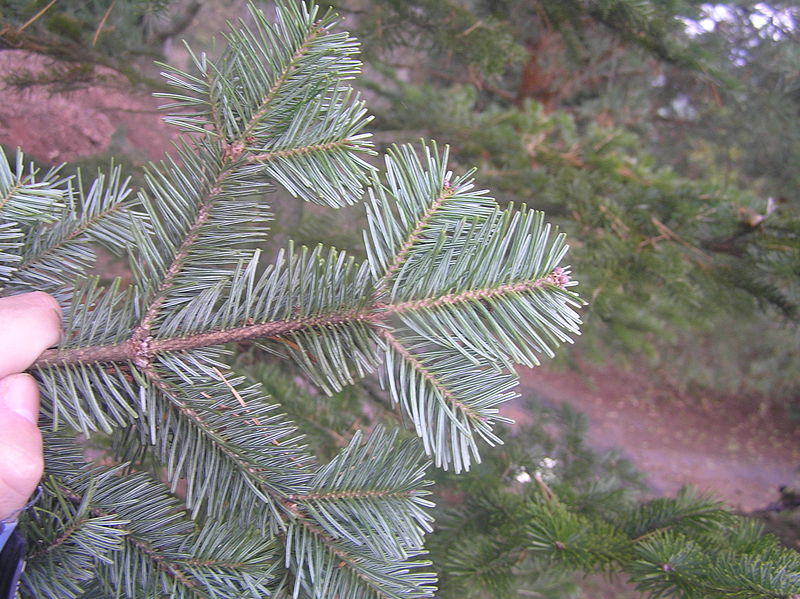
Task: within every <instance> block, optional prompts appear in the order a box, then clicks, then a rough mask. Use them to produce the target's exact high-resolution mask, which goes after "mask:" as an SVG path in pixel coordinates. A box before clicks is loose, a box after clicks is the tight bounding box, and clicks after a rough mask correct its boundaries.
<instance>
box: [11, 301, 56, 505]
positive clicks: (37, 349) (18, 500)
mask: <svg viewBox="0 0 800 599" xmlns="http://www.w3.org/2000/svg"><path fill="white" fill-rule="evenodd" d="M60 338H61V308H60V307H59V306H58V302H56V300H55V299H53V297H52V296H50V295H47V294H46V293H42V292H39V291H37V292H34V293H25V294H22V295H14V296H11V297H3V298H0V520H3V519H14V516H15V515H16V512H17V511H18V510H20V509H21V508H22V507H24V506H25V504H26V503H27V501H28V499H29V498H30V496H31V494H32V493H33V491H34V489H36V485H38V484H39V480H40V479H41V477H42V470H43V466H44V464H43V458H42V435H41V433H40V432H39V428H38V427H37V425H36V422H37V420H38V417H39V389H38V387H37V386H36V381H35V380H34V379H33V377H32V376H30V375H29V374H20V373H21V372H22V371H23V370H25V369H26V368H28V367H29V366H30V365H31V364H33V362H34V361H35V360H36V358H38V357H39V354H41V353H42V352H43V351H44V350H45V349H47V348H48V347H51V346H53V345H55V344H56V343H58V342H59V339H60Z"/></svg>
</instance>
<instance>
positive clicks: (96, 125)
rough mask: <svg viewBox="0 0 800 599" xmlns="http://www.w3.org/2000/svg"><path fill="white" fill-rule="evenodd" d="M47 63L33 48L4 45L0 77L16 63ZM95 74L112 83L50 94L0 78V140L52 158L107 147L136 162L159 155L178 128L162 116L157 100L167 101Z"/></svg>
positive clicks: (34, 67) (36, 69)
mask: <svg viewBox="0 0 800 599" xmlns="http://www.w3.org/2000/svg"><path fill="white" fill-rule="evenodd" d="M49 64H50V63H49V62H48V60H47V59H45V58H43V57H41V56H38V55H35V54H30V53H28V52H24V51H22V50H4V51H2V52H0V77H5V76H8V75H9V74H11V73H13V72H16V71H18V70H19V69H24V70H26V71H28V72H30V73H41V72H43V71H44V70H45V69H46V68H48V65H49ZM97 76H98V77H99V78H102V79H103V80H104V81H105V82H106V83H110V84H111V85H105V86H103V87H85V88H80V89H76V90H74V91H70V92H69V93H66V94H52V93H51V92H50V91H49V90H48V89H47V88H44V87H40V86H39V87H32V88H28V89H26V90H23V91H19V90H17V89H14V88H12V87H9V86H7V85H5V84H3V83H2V81H0V144H3V145H4V146H6V147H8V148H16V147H20V148H22V150H23V151H24V152H25V154H26V155H29V156H31V157H32V158H35V159H37V160H40V161H43V162H45V163H50V164H59V163H61V162H69V161H72V160H76V159H78V158H83V157H86V156H92V155H95V154H100V153H104V152H107V151H109V150H113V151H114V152H118V153H124V154H126V155H127V156H128V157H129V158H131V159H132V160H133V162H134V163H138V162H143V161H145V160H158V159H160V158H162V157H163V155H164V152H166V151H169V150H170V149H171V148H172V145H171V141H172V140H173V139H175V138H176V137H177V129H176V128H175V127H171V126H169V125H167V124H166V123H164V122H163V121H162V120H161V116H162V113H161V112H160V111H159V110H158V106H159V105H161V104H165V103H166V102H165V101H164V100H159V99H157V98H153V97H152V96H151V95H150V94H149V93H136V92H132V91H131V90H130V89H129V88H128V87H126V86H125V85H124V82H123V81H122V80H121V78H120V77H118V76H116V75H114V74H113V72H111V71H108V70H103V69H98V72H97Z"/></svg>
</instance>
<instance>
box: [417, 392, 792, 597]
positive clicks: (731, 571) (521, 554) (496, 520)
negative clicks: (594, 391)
mask: <svg viewBox="0 0 800 599" xmlns="http://www.w3.org/2000/svg"><path fill="white" fill-rule="evenodd" d="M529 409H531V410H532V411H533V412H534V413H535V414H536V419H537V422H536V425H534V426H531V427H522V429H521V430H519V431H518V432H517V434H515V435H513V436H511V437H509V438H508V439H507V441H508V443H507V444H506V446H505V447H504V448H503V451H502V452H496V453H493V454H492V455H491V456H489V457H488V460H487V463H486V465H485V466H481V469H482V470H483V472H481V470H478V471H476V472H470V473H468V474H465V475H462V476H460V477H458V478H455V477H453V478H451V479H450V480H448V481H445V484H447V485H448V486H449V489H450V493H451V494H460V495H463V500H462V501H460V502H459V503H457V504H456V505H453V506H450V507H447V506H445V507H444V508H440V509H439V512H438V513H437V518H436V520H437V522H436V525H437V531H436V532H435V533H434V534H433V535H432V537H431V539H430V541H429V543H428V546H429V548H430V550H431V556H432V558H433V560H434V563H435V564H436V565H437V567H438V568H439V570H440V586H439V592H438V593H437V597H441V598H443V599H446V598H449V597H453V598H456V597H469V598H476V599H489V598H491V599H501V598H503V597H518V596H541V597H552V598H553V599H560V598H564V597H578V596H584V595H581V594H580V593H579V591H577V589H575V586H574V582H573V581H574V574H575V573H576V572H579V573H583V574H586V573H596V574H597V575H602V576H609V577H622V578H624V579H625V580H627V581H628V582H629V583H630V584H631V585H632V586H635V588H636V589H637V590H639V591H641V592H643V593H644V595H645V596H648V597H685V598H698V599H700V598H703V599H705V598H722V597H750V598H756V597H759V598H765V597H795V596H796V595H797V592H798V590H800V562H798V560H799V559H800V554H798V553H797V552H796V551H793V550H791V549H787V548H785V547H782V546H781V545H780V543H779V542H778V539H776V538H775V537H773V536H771V535H764V534H763V527H762V526H761V525H760V524H759V523H757V522H756V521H754V520H750V519H747V518H742V517H740V516H735V515H733V514H731V513H730V512H727V511H725V510H724V509H722V508H721V506H720V504H719V503H718V502H716V501H714V500H712V499H709V498H708V497H706V496H703V495H700V494H698V493H696V492H693V491H692V490H690V489H683V490H681V491H680V492H679V493H678V494H677V496H676V497H674V498H658V499H654V500H650V501H646V502H641V501H640V499H639V497H638V495H639V494H638V493H636V492H635V490H636V487H637V483H638V478H637V476H636V473H634V472H632V471H631V470H630V467H629V465H628V464H626V463H625V462H624V461H622V460H620V459H619V458H618V457H617V456H615V455H614V454H613V453H610V454H606V455H600V454H597V453H594V452H592V451H590V450H589V449H588V448H586V447H585V445H584V444H583V433H584V432H585V427H586V419H585V417H583V416H582V415H580V414H577V413H575V412H573V411H572V410H570V409H569V408H568V407H566V406H564V407H562V408H561V409H559V410H557V411H554V412H553V411H547V410H546V411H542V410H541V409H538V410H537V409H536V408H535V406H534V405H531V404H529ZM554 430H555V431H556V432H557V435H556V436H553V431H554ZM547 431H549V433H548V432H547ZM489 472H491V473H492V474H494V476H487V474H488V473H489Z"/></svg>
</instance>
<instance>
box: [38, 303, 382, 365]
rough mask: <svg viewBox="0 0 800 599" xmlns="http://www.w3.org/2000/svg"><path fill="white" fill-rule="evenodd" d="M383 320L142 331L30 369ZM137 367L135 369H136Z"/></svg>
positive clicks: (375, 316)
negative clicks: (171, 333)
mask: <svg viewBox="0 0 800 599" xmlns="http://www.w3.org/2000/svg"><path fill="white" fill-rule="evenodd" d="M382 319H383V316H382V313H381V312H380V311H378V310H374V311H370V310H365V309H356V310H352V309H350V310H341V311H339V312H333V313H330V314H328V315H324V316H313V317H305V318H297V319H292V320H283V321H273V322H266V323H258V324H249V325H244V326H241V327H238V328H232V329H227V330H224V331H206V332H203V333H195V334H192V335H186V336H183V337H172V338H169V337H168V338H164V339H153V338H142V329H141V326H140V328H138V329H136V332H137V334H136V335H134V336H132V337H131V339H129V340H128V341H125V342H122V343H117V344H114V345H100V346H91V347H79V348H69V349H49V350H47V351H45V352H44V353H42V355H41V356H40V357H39V359H38V360H37V361H36V362H35V363H34V364H33V366H32V368H47V367H53V366H64V365H68V364H91V363H95V362H101V363H108V362H123V363H124V362H133V363H135V364H137V361H138V364H142V365H145V366H146V365H147V364H149V363H150V362H151V361H152V359H153V358H154V357H156V356H158V355H159V354H161V353H169V352H177V351H188V350H192V349H198V348H203V347H209V346H213V345H222V344H225V343H234V342H246V341H258V340H263V339H269V338H271V337H281V336H284V335H288V334H290V333H295V332H298V331H305V330H310V331H314V330H319V329H324V328H330V327H333V326H335V325H339V324H349V323H354V322H364V323H377V322H380V321H381V320H382ZM138 364H137V365H138Z"/></svg>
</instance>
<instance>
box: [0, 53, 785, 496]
mask: <svg viewBox="0 0 800 599" xmlns="http://www.w3.org/2000/svg"><path fill="white" fill-rule="evenodd" d="M20 66H24V67H26V68H28V69H30V70H34V71H35V70H39V69H42V68H44V67H45V62H44V61H43V59H41V58H40V57H38V56H32V55H29V54H26V53H23V52H18V51H4V52H0V74H8V73H9V72H11V71H12V70H13V69H14V68H19V67H20ZM106 75H107V76H110V75H109V74H108V73H106ZM159 103H160V102H159V101H158V100H156V99H154V98H152V97H150V96H149V95H147V94H136V93H132V92H131V91H130V90H127V89H125V88H124V87H119V88H118V89H114V88H108V87H102V88H101V87H89V88H87V89H82V90H78V91H74V92H71V93H70V94H68V95H50V94H49V93H48V92H47V91H46V90H44V89H34V90H31V91H26V92H18V91H15V90H13V89H9V88H5V89H0V143H2V144H4V145H6V146H10V147H16V146H20V147H21V148H23V150H24V151H25V152H26V153H27V154H29V155H31V156H33V157H35V158H39V159H42V160H45V161H48V162H54V163H57V162H60V161H68V160H74V159H76V158H80V157H85V156H90V155H93V154H98V153H103V152H107V151H110V150H113V151H115V152H125V153H126V154H128V155H129V156H131V155H132V157H133V160H134V162H137V161H139V160H144V159H158V158H160V157H161V156H162V155H163V153H164V152H165V151H168V150H169V149H171V140H173V139H174V138H175V137H176V130H175V128H173V127H169V126H167V125H165V124H164V123H163V122H162V121H161V119H160V114H159V112H158V111H157V110H156V107H157V106H158V104H159ZM583 372H584V374H582V375H579V374H576V373H574V372H558V371H555V370H552V369H547V368H538V369H535V370H526V371H524V372H523V373H522V382H523V386H524V388H525V389H527V390H529V391H531V392H533V393H535V394H536V395H538V396H539V397H541V398H543V399H545V400H547V401H549V402H553V403H557V402H561V401H566V402H569V403H570V404H571V405H573V406H574V407H575V408H577V409H578V410H580V411H582V412H585V413H586V414H588V416H589V422H590V428H589V442H590V444H591V445H593V446H594V447H597V448H601V449H602V448H609V447H620V448H621V449H622V450H623V452H624V453H625V454H626V455H627V457H629V458H630V459H631V460H632V462H633V463H634V464H635V465H636V466H638V467H639V468H640V469H641V470H643V471H644V472H646V473H647V474H648V476H649V482H650V485H651V489H652V492H653V494H665V493H666V494H670V493H674V492H675V491H676V490H677V489H678V488H679V487H680V486H681V485H684V484H692V485H695V486H697V487H699V488H701V489H705V490H708V491H711V492H713V493H714V494H715V495H716V496H717V497H719V498H720V499H722V500H724V501H725V502H727V503H728V504H729V505H731V506H732V507H735V508H738V509H742V510H748V511H749V510H753V509H757V508H761V507H764V506H766V505H767V504H769V503H770V502H772V501H775V500H776V499H777V487H778V486H779V485H781V484H787V483H790V482H792V481H793V479H795V477H796V476H797V474H798V473H797V468H798V466H800V431H799V430H798V428H800V427H798V426H797V425H793V424H792V423H789V422H786V420H785V419H784V418H782V417H781V415H780V414H775V413H767V414H760V413H755V412H752V413H751V412H747V411H745V410H743V409H741V408H739V407H731V405H730V404H731V402H729V401H721V402H720V401H714V402H705V403H698V402H695V401H689V400H686V399H682V398H677V397H665V395H667V396H668V395H669V393H666V394H665V392H664V389H656V388H654V384H653V383H652V378H651V377H650V376H649V375H648V374H647V373H643V372H638V373H636V372H630V371H626V370H623V369H620V368H611V367H603V368H599V367H594V368H593V367H587V368H586V369H584V371H583ZM505 413H506V414H507V415H509V416H511V417H514V418H517V419H524V418H526V417H528V416H527V415H526V414H525V413H524V412H521V411H520V409H519V406H515V405H510V406H508V408H507V409H506V410H505Z"/></svg>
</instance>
